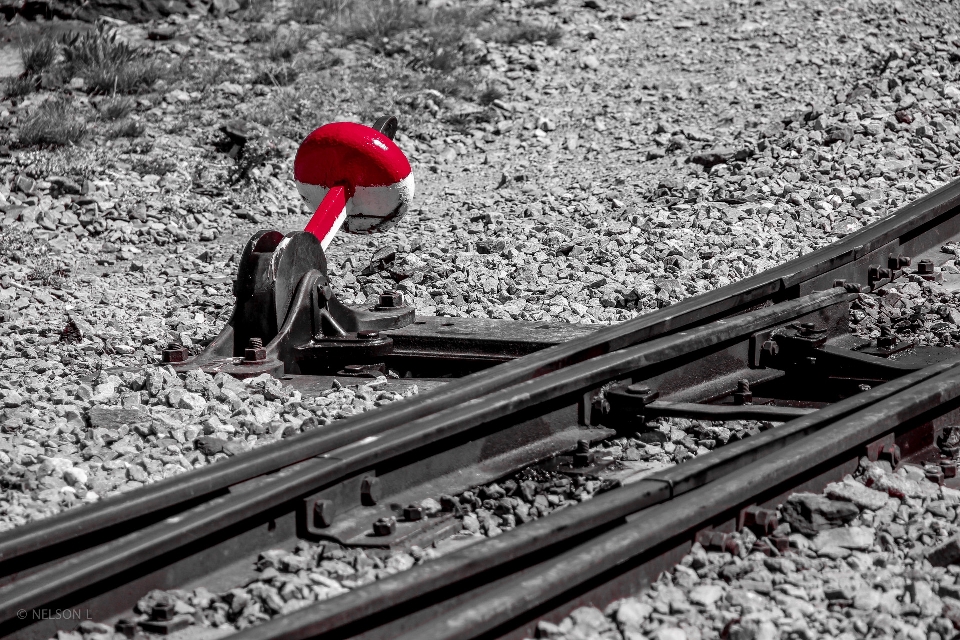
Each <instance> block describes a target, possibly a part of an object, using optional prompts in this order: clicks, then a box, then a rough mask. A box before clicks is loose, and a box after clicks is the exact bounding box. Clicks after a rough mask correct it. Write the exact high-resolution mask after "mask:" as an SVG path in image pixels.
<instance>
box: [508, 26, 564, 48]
mask: <svg viewBox="0 0 960 640" xmlns="http://www.w3.org/2000/svg"><path fill="white" fill-rule="evenodd" d="M562 37H563V30H562V29H559V28H558V27H546V26H543V25H532V24H521V25H517V26H515V27H512V28H508V29H502V30H499V31H498V32H497V33H495V34H494V39H495V40H496V41H497V42H502V43H504V44H517V43H520V42H527V43H534V42H545V43H546V44H548V45H551V46H552V45H555V44H557V43H558V42H560V39H561V38H562Z"/></svg>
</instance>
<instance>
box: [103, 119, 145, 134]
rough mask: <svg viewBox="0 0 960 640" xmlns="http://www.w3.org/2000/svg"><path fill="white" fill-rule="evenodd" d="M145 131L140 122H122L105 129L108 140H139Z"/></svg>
mask: <svg viewBox="0 0 960 640" xmlns="http://www.w3.org/2000/svg"><path fill="white" fill-rule="evenodd" d="M146 130H147V128H146V126H144V124H143V123H142V122H135V121H134V120H123V121H121V122H117V123H116V124H114V125H112V126H111V127H110V128H108V129H107V137H108V138H139V137H140V136H142V135H143V134H144V132H145V131H146Z"/></svg>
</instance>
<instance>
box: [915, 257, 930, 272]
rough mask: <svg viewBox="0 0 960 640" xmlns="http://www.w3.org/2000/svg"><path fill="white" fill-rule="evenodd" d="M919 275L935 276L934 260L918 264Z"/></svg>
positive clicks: (926, 259)
mask: <svg viewBox="0 0 960 640" xmlns="http://www.w3.org/2000/svg"><path fill="white" fill-rule="evenodd" d="M917 273H919V274H920V275H927V276H929V275H933V260H930V259H929V258H924V259H923V260H921V261H920V262H918V263H917Z"/></svg>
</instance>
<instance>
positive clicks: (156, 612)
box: [150, 602, 177, 620]
mask: <svg viewBox="0 0 960 640" xmlns="http://www.w3.org/2000/svg"><path fill="white" fill-rule="evenodd" d="M176 613H177V612H176V608H175V607H174V605H173V603H172V602H158V603H156V604H155V605H153V609H151V611H150V617H151V618H153V619H154V620H173V616H175V615H176Z"/></svg>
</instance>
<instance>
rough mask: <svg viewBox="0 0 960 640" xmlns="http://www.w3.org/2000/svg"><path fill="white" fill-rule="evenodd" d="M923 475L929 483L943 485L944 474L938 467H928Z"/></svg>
mask: <svg viewBox="0 0 960 640" xmlns="http://www.w3.org/2000/svg"><path fill="white" fill-rule="evenodd" d="M924 474H925V475H926V476H927V480H929V481H930V482H935V483H937V484H943V478H944V475H945V474H944V473H943V470H942V469H941V468H940V467H928V468H926V469H924Z"/></svg>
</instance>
